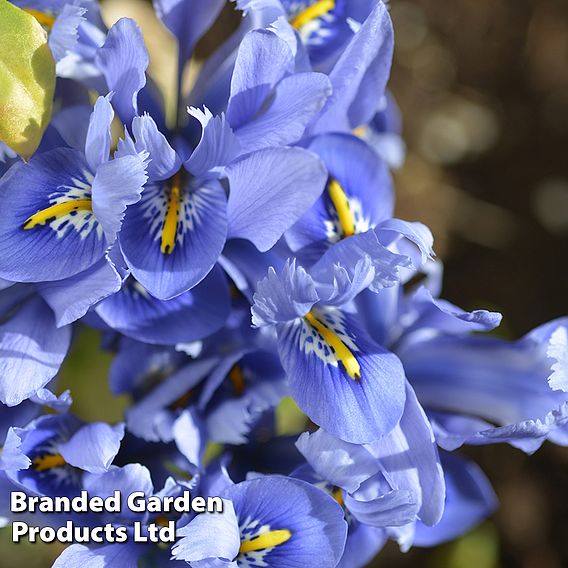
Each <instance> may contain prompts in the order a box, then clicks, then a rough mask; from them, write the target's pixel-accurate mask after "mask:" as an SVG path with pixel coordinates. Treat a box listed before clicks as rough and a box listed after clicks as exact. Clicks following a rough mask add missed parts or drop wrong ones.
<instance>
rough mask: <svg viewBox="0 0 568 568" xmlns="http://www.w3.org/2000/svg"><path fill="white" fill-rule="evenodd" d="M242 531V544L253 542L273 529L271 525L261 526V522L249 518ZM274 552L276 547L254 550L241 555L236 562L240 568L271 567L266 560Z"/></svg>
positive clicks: (243, 524) (242, 525)
mask: <svg viewBox="0 0 568 568" xmlns="http://www.w3.org/2000/svg"><path fill="white" fill-rule="evenodd" d="M240 530H241V542H242V541H243V540H251V539H253V538H256V537H257V536H260V535H261V534H264V533H267V532H270V531H271V530H272V529H271V528H270V525H261V524H260V521H258V520H253V519H251V518H250V517H247V519H246V520H245V522H244V523H242V524H241V526H240ZM273 550H274V547H271V548H263V549H262V550H254V551H251V552H247V553H246V554H239V555H238V556H237V558H236V559H235V560H236V562H237V564H238V565H239V568H264V567H265V566H270V564H267V562H266V561H265V560H264V558H265V557H266V555H267V554H270V552H272V551H273Z"/></svg>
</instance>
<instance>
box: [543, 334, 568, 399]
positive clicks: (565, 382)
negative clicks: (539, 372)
mask: <svg viewBox="0 0 568 568" xmlns="http://www.w3.org/2000/svg"><path fill="white" fill-rule="evenodd" d="M546 355H547V357H549V358H550V359H554V360H555V361H556V363H554V364H553V365H552V366H551V369H552V371H553V372H552V375H550V377H548V384H549V385H550V388H551V389H552V390H561V391H564V392H567V391H568V332H567V330H566V328H565V327H563V326H560V327H558V328H557V329H555V330H554V332H553V333H552V335H551V336H550V341H549V343H548V349H547V351H546Z"/></svg>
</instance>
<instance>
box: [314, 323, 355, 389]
mask: <svg viewBox="0 0 568 568" xmlns="http://www.w3.org/2000/svg"><path fill="white" fill-rule="evenodd" d="M304 319H305V320H306V321H307V322H308V323H309V324H310V325H311V326H312V327H313V328H314V329H315V330H316V331H317V332H318V333H319V334H320V335H321V336H322V337H323V338H324V340H325V341H326V342H327V344H328V345H329V346H330V347H332V348H333V350H334V351H335V356H336V357H337V359H338V360H339V361H340V362H341V364H342V365H343V366H344V367H345V370H346V371H347V374H348V375H349V376H350V377H351V378H352V379H355V380H357V379H360V378H361V365H359V361H357V359H356V357H355V355H353V353H351V351H350V349H349V348H348V347H347V345H345V343H343V341H342V340H341V339H340V338H339V336H338V335H337V334H336V333H335V332H334V331H332V330H331V329H329V327H327V326H326V325H325V324H324V323H322V322H321V321H319V320H318V319H317V318H316V316H315V315H314V314H313V313H312V312H309V313H307V314H306V315H305V316H304Z"/></svg>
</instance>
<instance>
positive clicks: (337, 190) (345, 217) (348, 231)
mask: <svg viewBox="0 0 568 568" xmlns="http://www.w3.org/2000/svg"><path fill="white" fill-rule="evenodd" d="M327 192H328V193H329V197H330V199H331V202H332V203H333V207H334V208H335V210H336V211H337V216H338V217H339V225H340V226H341V230H342V232H343V236H344V237H350V236H351V235H354V234H355V219H354V218H353V212H352V211H351V208H350V206H349V199H348V197H347V195H346V193H345V190H344V189H343V188H342V187H341V184H340V183H339V182H338V181H337V180H335V179H332V180H331V181H330V182H329V184H328V186H327Z"/></svg>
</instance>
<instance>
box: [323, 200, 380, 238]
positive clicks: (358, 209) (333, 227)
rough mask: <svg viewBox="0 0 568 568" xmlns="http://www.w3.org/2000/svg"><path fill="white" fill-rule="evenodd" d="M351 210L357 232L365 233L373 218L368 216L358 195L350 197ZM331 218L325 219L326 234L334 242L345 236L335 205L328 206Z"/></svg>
mask: <svg viewBox="0 0 568 568" xmlns="http://www.w3.org/2000/svg"><path fill="white" fill-rule="evenodd" d="M347 199H348V201H349V210H350V211H351V214H352V215H353V226H354V228H355V234H356V235H358V234H359V233H365V232H366V231H368V230H369V229H370V228H371V219H370V218H369V217H366V216H365V214H364V211H363V204H362V203H361V201H360V200H359V199H358V198H357V197H348V198H347ZM327 211H328V214H329V219H326V220H325V221H324V224H325V234H326V237H327V240H328V242H329V243H331V244H334V243H337V242H338V241H340V240H341V239H343V238H344V237H345V235H344V234H343V229H342V228H341V223H340V222H339V216H338V215H337V211H336V210H335V208H334V207H333V205H331V204H330V205H329V206H328V208H327Z"/></svg>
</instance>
